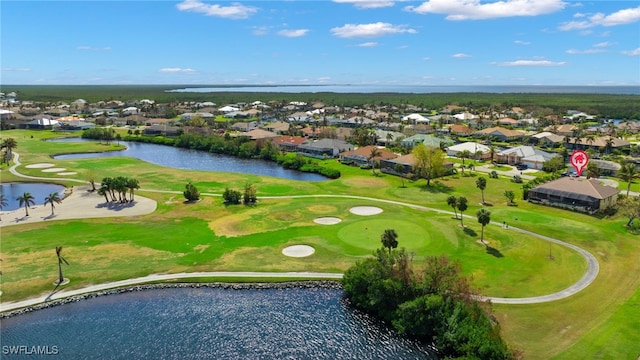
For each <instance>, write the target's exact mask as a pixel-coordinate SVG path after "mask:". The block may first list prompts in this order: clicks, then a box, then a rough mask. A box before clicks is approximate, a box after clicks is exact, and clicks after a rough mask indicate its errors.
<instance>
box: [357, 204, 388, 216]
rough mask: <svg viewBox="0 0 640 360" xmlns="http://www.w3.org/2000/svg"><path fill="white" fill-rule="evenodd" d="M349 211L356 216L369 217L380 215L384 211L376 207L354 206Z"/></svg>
mask: <svg viewBox="0 0 640 360" xmlns="http://www.w3.org/2000/svg"><path fill="white" fill-rule="evenodd" d="M349 211H350V212H351V213H352V214H355V215H362V216H369V215H377V214H380V213H381V212H382V209H380V208H379V207H375V206H354V207H352V208H351V209H349Z"/></svg>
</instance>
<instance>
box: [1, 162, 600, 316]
mask: <svg viewBox="0 0 640 360" xmlns="http://www.w3.org/2000/svg"><path fill="white" fill-rule="evenodd" d="M18 158H19V155H18V154H17V153H15V152H14V161H15V163H16V164H15V165H14V166H12V167H11V168H10V169H9V170H10V171H11V173H12V174H14V175H16V176H21V177H26V178H31V179H42V180H52V178H46V177H42V178H41V177H33V176H26V175H22V174H20V173H19V172H18V171H17V170H16V168H17V167H18V166H19V165H20V162H19V161H18ZM60 180H69V179H60ZM72 180H74V181H77V182H82V183H87V182H86V181H82V180H77V179H72ZM139 191H142V192H145V191H146V192H156V193H169V194H182V192H181V191H168V190H154V189H140V190H139ZM201 195H203V196H221V195H220V194H213V193H201ZM260 198H261V199H276V200H277V199H308V198H342V199H355V200H362V201H370V202H376V203H386V204H392V205H399V206H405V207H409V208H413V209H417V210H422V211H434V212H436V213H438V214H451V215H453V214H454V213H453V212H451V211H446V210H441V209H436V208H430V207H426V206H421V205H415V204H410V203H405V202H401V201H394V200H386V199H377V198H372V197H366V196H356V195H324V194H317V195H291V196H262V197H260ZM463 216H464V217H465V218H469V219H473V217H472V216H470V215H463ZM490 225H494V226H501V227H502V226H503V224H502V223H499V222H494V221H492V222H491V223H490ZM509 231H516V232H520V233H522V234H527V235H530V236H533V237H536V238H538V239H541V240H544V241H547V242H550V243H554V244H558V245H561V246H564V247H567V248H569V249H571V250H574V251H576V252H578V253H579V254H580V255H581V256H582V257H583V258H584V259H585V261H586V262H587V270H586V272H585V274H584V275H583V276H582V278H580V279H579V280H578V281H577V282H576V283H574V284H573V285H571V286H569V287H567V288H566V289H564V290H561V291H558V292H555V293H552V294H547V295H541V296H534V297H524V298H504V297H489V296H480V297H478V300H481V301H491V302H492V303H494V304H514V305H515V304H538V303H545V302H551V301H557V300H561V299H565V298H568V297H570V296H572V295H574V294H576V293H578V292H580V291H582V290H584V289H585V288H587V287H588V286H589V285H591V283H593V281H595V279H596V278H597V277H598V273H599V271H600V265H599V263H598V260H597V259H596V258H595V257H594V256H593V255H592V254H591V253H590V252H588V251H587V250H584V249H582V248H580V247H578V246H576V245H573V244H570V243H567V242H564V241H562V240H558V239H554V238H551V237H548V236H544V235H540V234H536V233H534V232H531V231H528V230H524V229H520V228H518V227H513V226H511V225H510V226H509ZM207 274H209V275H207ZM216 274H218V275H216ZM220 274H227V275H220ZM256 274H262V275H256ZM292 274H293V275H292ZM314 274H315V275H314ZM215 276H228V277H229V276H231V277H234V276H235V277H261V276H263V277H280V278H287V277H294V278H300V277H317V278H324V279H327V278H331V279H340V278H342V274H338V273H287V272H284V273H246V272H222V273H219V272H213V273H201V272H200V273H180V274H161V275H159V274H156V275H149V276H146V277H141V278H135V279H129V280H123V281H117V282H112V283H105V284H101V285H94V286H89V287H86V288H82V289H77V290H73V291H68V292H66V291H60V292H59V293H58V294H56V295H54V296H53V297H52V298H57V296H62V297H65V296H73V295H77V294H84V293H88V292H93V291H100V290H103V289H112V288H115V287H119V286H128V285H133V284H142V283H145V282H152V281H161V280H176V279H187V278H197V277H215ZM323 276H326V277H323ZM122 282H127V283H124V284H121V283H122ZM72 292H73V293H72ZM0 299H1V298H0ZM42 301H43V299H42V298H37V299H29V300H24V301H22V302H16V303H3V304H0V312H4V311H8V310H13V309H17V308H20V307H24V306H30V305H33V304H37V303H39V302H42ZM27 302H28V303H29V304H30V305H15V304H23V303H27ZM9 306H11V307H9Z"/></svg>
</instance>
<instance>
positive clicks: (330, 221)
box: [313, 216, 342, 225]
mask: <svg viewBox="0 0 640 360" xmlns="http://www.w3.org/2000/svg"><path fill="white" fill-rule="evenodd" d="M341 221H342V219H340V218H337V217H332V216H326V217H319V218H315V219H314V220H313V222H314V223H316V224H320V225H335V224H338V223H339V222H341Z"/></svg>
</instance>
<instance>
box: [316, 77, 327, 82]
mask: <svg viewBox="0 0 640 360" xmlns="http://www.w3.org/2000/svg"><path fill="white" fill-rule="evenodd" d="M330 80H331V77H329V76H322V77H319V78H318V79H317V80H316V81H318V82H321V83H324V82H327V81H330Z"/></svg>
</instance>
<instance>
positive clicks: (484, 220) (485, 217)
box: [476, 209, 491, 244]
mask: <svg viewBox="0 0 640 360" xmlns="http://www.w3.org/2000/svg"><path fill="white" fill-rule="evenodd" d="M476 216H477V217H478V222H479V223H480V225H482V231H481V232H480V242H482V243H483V244H484V227H485V226H487V224H488V223H490V222H491V212H489V210H487V209H480V210H478V212H476Z"/></svg>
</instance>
